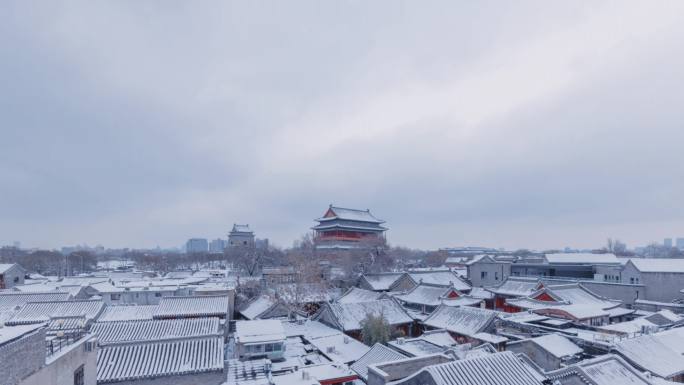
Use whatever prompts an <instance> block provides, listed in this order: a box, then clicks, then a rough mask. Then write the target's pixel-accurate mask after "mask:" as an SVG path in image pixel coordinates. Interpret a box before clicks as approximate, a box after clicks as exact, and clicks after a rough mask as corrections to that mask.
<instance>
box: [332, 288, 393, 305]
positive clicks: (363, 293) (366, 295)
mask: <svg viewBox="0 0 684 385" xmlns="http://www.w3.org/2000/svg"><path fill="white" fill-rule="evenodd" d="M382 295H383V294H382V293H378V292H376V291H371V290H365V289H361V288H358V287H352V288H350V289H349V290H347V292H346V293H344V294H343V295H342V296H341V297H340V298H338V299H337V302H340V303H350V302H367V301H375V300H376V299H380V297H381V296H382Z"/></svg>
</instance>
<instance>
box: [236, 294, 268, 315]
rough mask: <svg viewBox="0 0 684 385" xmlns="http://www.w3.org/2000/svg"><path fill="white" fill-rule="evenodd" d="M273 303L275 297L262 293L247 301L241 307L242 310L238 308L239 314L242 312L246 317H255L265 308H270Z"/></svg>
mask: <svg viewBox="0 0 684 385" xmlns="http://www.w3.org/2000/svg"><path fill="white" fill-rule="evenodd" d="M275 304H276V301H275V299H273V298H271V297H269V296H267V295H262V296H259V297H257V298H255V299H253V300H252V301H250V302H248V303H247V304H246V305H245V306H244V307H243V308H242V310H240V314H242V315H243V316H244V317H245V318H247V319H257V318H258V317H259V316H260V315H261V314H263V313H264V312H265V311H266V310H268V309H270V308H271V307H272V306H273V305H275Z"/></svg>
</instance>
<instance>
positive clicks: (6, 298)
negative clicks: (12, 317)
mask: <svg viewBox="0 0 684 385" xmlns="http://www.w3.org/2000/svg"><path fill="white" fill-rule="evenodd" d="M70 297H71V295H70V294H69V293H67V292H55V291H53V292H47V293H22V292H10V293H0V310H2V309H10V308H14V307H16V306H24V305H25V304H26V303H28V302H51V301H66V300H68V299H69V298H70Z"/></svg>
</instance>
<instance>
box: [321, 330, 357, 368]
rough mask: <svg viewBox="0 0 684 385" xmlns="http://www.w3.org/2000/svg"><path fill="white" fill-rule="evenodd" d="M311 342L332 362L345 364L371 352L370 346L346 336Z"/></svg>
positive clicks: (322, 338)
mask: <svg viewBox="0 0 684 385" xmlns="http://www.w3.org/2000/svg"><path fill="white" fill-rule="evenodd" d="M309 342H310V343H311V345H313V346H315V347H316V349H318V351H319V352H321V354H323V355H324V356H326V357H327V358H328V359H330V360H331V361H335V362H340V363H345V364H346V363H350V362H354V361H356V360H358V359H359V358H361V356H363V355H364V354H366V352H368V350H370V348H369V347H368V346H366V345H364V344H362V343H361V342H359V341H357V340H355V339H353V338H351V337H349V336H347V335H345V334H335V335H331V336H327V337H319V338H313V339H311V340H309Z"/></svg>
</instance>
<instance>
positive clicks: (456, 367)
mask: <svg viewBox="0 0 684 385" xmlns="http://www.w3.org/2000/svg"><path fill="white" fill-rule="evenodd" d="M420 373H425V374H427V375H429V376H430V377H432V379H433V380H434V383H435V384H436V385H473V384H477V385H503V384H506V385H540V384H541V382H542V381H543V380H544V377H543V376H542V375H541V374H539V373H538V372H537V371H535V370H534V369H533V368H532V367H531V366H530V365H529V364H527V362H525V361H524V360H522V359H520V358H518V357H517V356H516V355H515V354H513V353H512V352H501V353H496V354H489V355H484V356H480V357H476V358H467V359H465V360H460V361H453V362H447V363H444V364H438V365H433V366H428V367H426V368H425V369H423V370H422V371H421V372H419V373H418V374H417V375H419V374H420ZM423 378H424V377H423Z"/></svg>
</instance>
